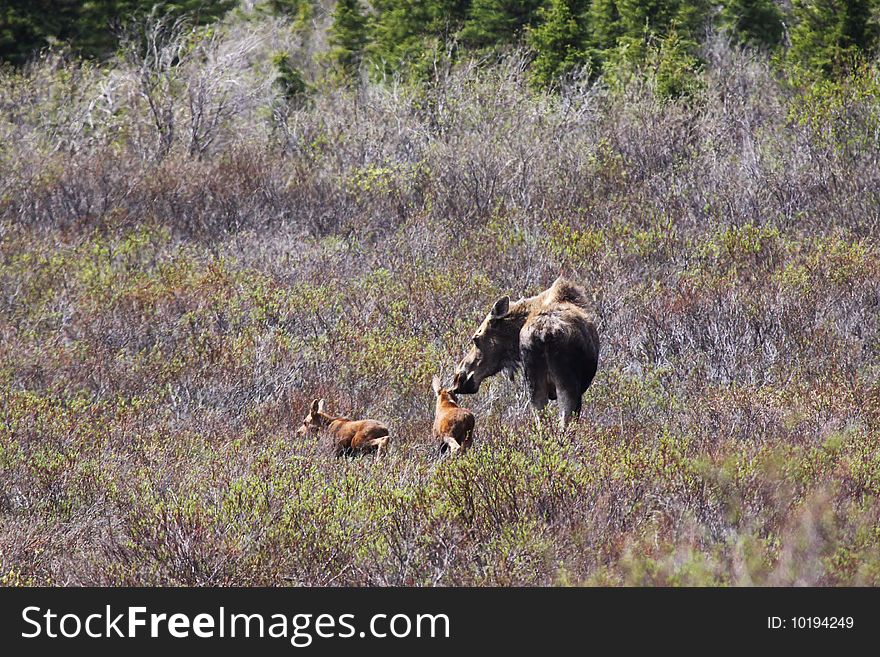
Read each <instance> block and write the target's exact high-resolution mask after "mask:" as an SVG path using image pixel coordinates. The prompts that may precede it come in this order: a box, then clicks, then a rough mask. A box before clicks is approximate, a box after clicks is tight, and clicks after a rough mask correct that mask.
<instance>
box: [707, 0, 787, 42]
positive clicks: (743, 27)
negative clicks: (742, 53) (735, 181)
mask: <svg viewBox="0 0 880 657" xmlns="http://www.w3.org/2000/svg"><path fill="white" fill-rule="evenodd" d="M782 20H783V14H782V10H781V9H780V8H779V6H778V5H777V4H776V3H775V2H774V0H725V3H724V5H723V6H722V8H721V25H722V27H725V28H727V29H728V30H729V31H730V33H731V34H732V35H733V36H735V37H736V38H737V39H738V40H739V41H740V43H743V44H748V45H752V46H763V47H766V48H773V47H775V46H777V45H779V43H780V42H781V41H782V34H783V31H784V25H783V23H782Z"/></svg>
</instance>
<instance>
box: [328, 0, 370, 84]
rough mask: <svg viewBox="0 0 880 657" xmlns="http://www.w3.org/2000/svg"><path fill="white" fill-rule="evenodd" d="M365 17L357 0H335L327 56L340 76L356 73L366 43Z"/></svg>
mask: <svg viewBox="0 0 880 657" xmlns="http://www.w3.org/2000/svg"><path fill="white" fill-rule="evenodd" d="M367 38H368V33H367V17H366V16H365V15H364V13H363V10H362V9H361V5H360V2H359V1H358V0H337V2H336V7H335V8H334V9H333V24H332V25H331V26H330V32H329V42H330V52H329V58H330V61H331V62H332V63H333V66H334V68H335V69H336V72H337V74H338V75H339V76H340V77H342V78H347V79H351V78H353V77H354V76H356V75H357V72H358V69H359V68H360V65H361V61H362V60H363V55H364V47H365V46H366V44H367Z"/></svg>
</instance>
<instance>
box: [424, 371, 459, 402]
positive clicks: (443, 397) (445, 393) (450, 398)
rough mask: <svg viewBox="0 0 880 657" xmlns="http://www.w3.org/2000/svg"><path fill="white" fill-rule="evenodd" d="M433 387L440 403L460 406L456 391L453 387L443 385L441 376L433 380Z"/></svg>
mask: <svg viewBox="0 0 880 657" xmlns="http://www.w3.org/2000/svg"><path fill="white" fill-rule="evenodd" d="M431 387H432V388H433V389H434V394H435V395H436V396H437V399H438V401H440V403H442V404H452V405H454V406H458V399H456V398H455V393H454V392H453V391H452V390H451V389H449V388H444V387H443V386H442V385H441V383H440V377H439V376H435V377H434V379H433V380H432V381H431Z"/></svg>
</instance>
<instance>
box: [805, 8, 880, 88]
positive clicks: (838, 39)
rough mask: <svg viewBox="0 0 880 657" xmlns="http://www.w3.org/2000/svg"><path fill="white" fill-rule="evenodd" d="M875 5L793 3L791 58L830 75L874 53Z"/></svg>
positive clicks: (876, 31) (875, 31)
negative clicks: (857, 58) (865, 55)
mask: <svg viewBox="0 0 880 657" xmlns="http://www.w3.org/2000/svg"><path fill="white" fill-rule="evenodd" d="M875 5H876V0H875V2H872V0H794V2H793V3H792V13H793V18H794V20H795V26H794V28H793V29H792V31H791V51H790V52H789V55H790V57H791V58H792V59H794V60H795V61H796V62H797V63H799V64H800V65H802V66H805V67H807V68H809V69H812V70H815V71H821V72H823V73H825V74H831V73H835V72H838V71H840V70H841V69H843V68H845V67H846V66H847V65H848V64H849V63H850V62H851V61H852V59H853V58H854V57H858V56H860V55H862V54H872V53H874V52H876V49H877V37H878V30H877V24H876V23H875V22H874V10H875Z"/></svg>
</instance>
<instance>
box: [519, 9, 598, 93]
mask: <svg viewBox="0 0 880 657" xmlns="http://www.w3.org/2000/svg"><path fill="white" fill-rule="evenodd" d="M585 5H586V3H585V2H584V1H583V0H550V4H549V5H548V6H545V7H542V8H541V9H540V11H539V19H540V20H541V22H540V23H539V24H538V25H537V27H535V28H533V29H532V30H530V31H529V34H528V43H529V45H530V46H531V48H532V49H533V50H534V51H535V60H534V62H532V71H531V72H532V80H533V81H534V82H535V83H536V84H538V85H539V86H549V85H550V84H552V83H553V81H554V80H556V79H558V78H559V77H560V76H562V75H564V74H566V73H569V72H570V71H572V70H574V69H575V68H577V67H578V66H581V65H583V63H584V62H585V61H586V54H585V48H586V29H585V26H584V24H583V21H584V15H585V12H586V10H587V6H585Z"/></svg>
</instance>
